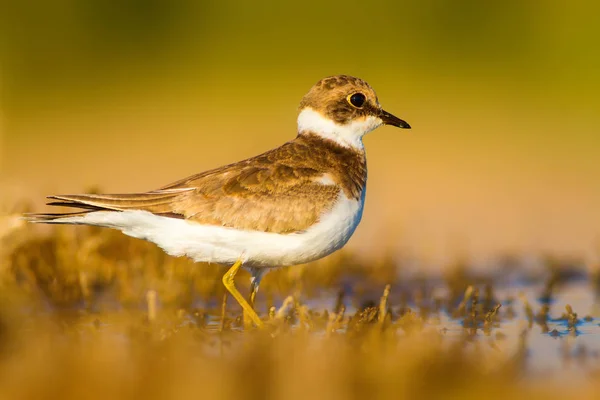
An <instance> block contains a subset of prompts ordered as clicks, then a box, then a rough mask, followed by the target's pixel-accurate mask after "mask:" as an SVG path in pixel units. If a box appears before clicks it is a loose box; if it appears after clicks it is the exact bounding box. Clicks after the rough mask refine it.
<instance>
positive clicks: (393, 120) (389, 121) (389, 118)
mask: <svg viewBox="0 0 600 400" xmlns="http://www.w3.org/2000/svg"><path fill="white" fill-rule="evenodd" d="M379 118H381V120H382V121H383V123H384V124H386V125H392V126H397V127H398V128H403V129H410V125H409V124H408V122H406V121H404V120H401V119H400V118H398V117H396V116H395V115H392V114H390V113H389V112H387V111H384V110H381V111H380V112H379Z"/></svg>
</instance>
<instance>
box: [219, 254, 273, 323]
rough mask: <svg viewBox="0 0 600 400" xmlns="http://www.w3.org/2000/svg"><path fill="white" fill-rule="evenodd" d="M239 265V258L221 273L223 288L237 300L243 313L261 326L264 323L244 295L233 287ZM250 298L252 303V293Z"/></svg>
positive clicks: (240, 264)
mask: <svg viewBox="0 0 600 400" xmlns="http://www.w3.org/2000/svg"><path fill="white" fill-rule="evenodd" d="M241 266H242V262H241V261H240V260H238V261H236V262H235V264H233V266H232V267H231V268H230V269H229V271H227V272H226V273H225V275H223V285H225V289H227V291H228V292H229V293H231V295H232V296H233V298H234V299H236V300H237V302H238V303H239V304H240V306H242V309H243V310H244V315H247V316H248V317H249V318H250V320H252V322H254V324H255V325H256V326H257V327H259V328H262V327H263V326H264V324H263V322H262V321H261V320H260V318H259V317H258V314H256V312H255V311H254V309H253V308H252V306H251V305H250V304H249V303H248V302H247V301H246V299H245V298H244V296H242V294H241V293H240V292H239V291H238V290H237V288H236V287H235V284H234V279H235V275H236V274H237V272H238V271H239V270H240V267H241ZM250 299H251V301H252V303H254V296H253V295H251V296H250Z"/></svg>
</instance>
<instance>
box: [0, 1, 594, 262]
mask: <svg viewBox="0 0 600 400" xmlns="http://www.w3.org/2000/svg"><path fill="white" fill-rule="evenodd" d="M598 15H600V5H599V4H598V3H596V2H584V1H572V2H543V1H534V0H527V1H522V0H508V1H503V2H480V1H473V0H453V1H449V0H446V1H435V0H425V1H422V0H419V1H417V0H412V1H381V0H380V1H369V2H367V1H351V0H347V1H344V2H323V1H315V0H305V1H303V2H280V1H267V2H264V1H252V2H241V1H233V0H222V1H218V2H217V1H214V2H204V1H194V0H179V1H167V0H144V1H142V0H118V1H117V0H103V1H99V0H98V1H91V0H88V1H83V0H56V1H52V2H47V1H35V2H33V1H32V2H10V3H9V2H2V12H0V30H1V31H0V32H1V35H0V46H1V47H0V54H1V61H0V74H1V75H0V96H1V109H0V192H1V193H2V195H0V196H1V197H2V201H3V202H4V203H9V202H23V201H25V202H30V203H31V204H32V207H34V208H35V210H37V211H42V210H43V197H44V196H45V195H48V194H52V193H56V192H59V193H63V192H64V193H71V192H80V191H83V190H88V189H91V188H99V189H100V190H103V191H107V192H129V191H144V190H150V189H154V188H156V187H159V186H162V185H164V184H166V183H168V182H170V181H174V180H176V179H178V178H181V177H183V176H185V175H189V174H192V173H195V172H199V171H202V170H204V169H208V168H212V167H216V166H219V165H221V164H224V163H229V162H233V161H236V160H238V159H241V158H244V157H249V156H252V155H254V154H256V153H259V152H261V151H264V150H267V149H269V148H271V147H274V146H277V145H279V144H281V143H282V142H284V141H286V140H289V139H291V138H293V137H294V136H295V126H296V122H295V119H296V108H297V104H298V102H299V100H300V98H301V97H302V95H303V94H304V93H305V92H306V91H307V90H308V89H309V88H310V86H311V85H312V84H314V83H315V82H316V81H318V80H319V79H320V78H322V77H324V76H327V75H332V74H339V73H344V74H351V75H356V76H359V77H362V78H364V79H365V80H367V81H368V82H370V83H371V85H372V86H373V87H374V88H375V89H376V90H377V93H378V95H379V98H380V101H381V103H382V104H383V106H384V107H385V108H386V109H387V110H388V111H390V112H392V113H394V114H396V115H398V116H399V117H401V118H403V119H405V120H407V121H408V122H409V123H410V124H411V125H412V126H413V130H412V131H410V132H407V131H399V130H394V129H393V128H390V127H386V128H382V129H379V130H378V131H376V132H374V133H372V134H370V135H369V136H368V137H366V140H365V141H366V146H367V152H368V157H369V163H370V164H369V173H370V175H369V192H368V196H367V206H366V210H365V214H364V219H363V223H362V225H361V227H360V228H359V229H358V231H357V233H356V235H355V237H354V238H353V239H352V240H351V242H350V244H349V245H350V246H351V247H353V248H354V249H356V250H358V251H359V252H369V253H371V254H373V252H372V251H384V250H389V249H393V251H395V252H399V253H402V254H404V255H406V256H408V257H413V258H414V259H415V260H419V262H421V263H422V264H423V265H443V263H444V261H446V260H449V259H452V258H454V257H456V256H457V255H467V256H469V257H471V258H473V259H476V260H481V261H485V260H490V259H493V258H494V257H498V256H501V255H518V256H528V255H534V256H535V255H539V254H543V253H551V254H556V255H563V256H564V255H567V256H576V257H584V258H586V259H587V260H595V259H596V258H597V257H598V253H599V251H600V250H599V249H600V235H599V233H600V179H599V178H600V161H599V160H598V153H599V148H600V129H599V128H598V118H599V117H600V96H599V95H598V93H600V51H598V43H599V40H600V24H598V23H597V18H598V17H597V16H598Z"/></svg>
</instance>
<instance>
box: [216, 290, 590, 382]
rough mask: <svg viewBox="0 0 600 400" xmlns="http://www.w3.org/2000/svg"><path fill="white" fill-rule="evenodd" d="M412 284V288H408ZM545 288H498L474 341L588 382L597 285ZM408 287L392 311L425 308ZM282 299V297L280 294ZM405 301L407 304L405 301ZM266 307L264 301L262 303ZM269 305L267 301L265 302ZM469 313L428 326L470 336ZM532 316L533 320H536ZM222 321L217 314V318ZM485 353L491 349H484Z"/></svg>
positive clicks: (540, 372) (527, 371) (539, 371)
mask: <svg viewBox="0 0 600 400" xmlns="http://www.w3.org/2000/svg"><path fill="white" fill-rule="evenodd" d="M427 286H428V289H427V290H428V291H429V292H430V293H433V295H434V296H435V297H438V296H439V297H442V298H443V297H444V296H447V292H448V290H447V288H446V287H445V286H444V285H443V283H442V282H439V283H435V282H434V283H432V284H429V285H427ZM404 289H406V288H404ZM543 290H544V284H542V283H531V282H529V283H514V282H513V283H512V284H511V285H510V286H508V285H507V286H500V287H495V288H494V298H495V299H497V300H498V302H499V303H500V304H502V307H501V308H500V310H499V311H498V318H497V319H496V323H495V324H494V325H493V326H494V328H493V329H492V330H491V333H488V334H486V333H484V331H483V329H481V326H479V327H478V329H477V331H476V332H475V333H474V334H473V335H471V338H472V342H473V343H474V345H476V344H479V345H483V346H480V347H482V348H483V349H484V350H485V349H487V351H490V352H495V353H496V354H495V356H498V355H500V356H501V357H500V358H504V359H508V358H510V357H514V356H516V355H517V353H518V352H519V349H520V348H521V346H523V345H524V346H525V359H524V363H523V365H524V371H523V372H524V375H523V376H524V377H527V379H529V380H534V381H535V380H539V379H542V380H543V379H552V380H553V381H554V382H559V383H561V384H565V385H573V384H578V383H583V382H584V381H586V380H587V379H589V378H590V375H591V374H592V373H596V372H597V371H598V368H600V318H599V315H600V313H599V312H600V305H599V303H598V297H597V295H596V294H595V292H594V289H593V287H592V286H591V284H590V283H589V282H588V281H586V280H585V279H578V280H576V281H574V282H570V283H567V284H564V285H561V287H560V288H558V289H556V290H555V291H553V292H552V296H551V298H549V299H544V298H542V297H541V296H540V293H542V292H543ZM402 295H403V290H402V289H398V288H397V291H396V293H395V294H394V289H392V294H391V295H390V299H389V302H388V304H389V306H390V309H391V311H392V314H396V315H400V314H401V313H402V312H403V311H405V309H406V307H409V308H411V310H414V311H416V312H417V313H419V309H420V307H419V306H417V305H416V304H415V301H414V299H412V300H411V299H409V300H408V301H407V300H406V298H404V299H401V298H402ZM363 296H364V297H365V298H366V299H364V301H362V303H364V302H368V301H371V302H376V301H378V297H377V294H376V293H370V294H368V295H363ZM337 299H338V292H335V291H323V292H321V293H320V294H319V295H318V296H316V297H313V298H308V299H302V298H301V299H300V302H301V303H302V304H304V305H307V306H308V307H309V309H311V310H314V311H317V312H323V311H324V310H328V311H329V312H332V310H333V308H334V305H335V304H336V301H337ZM524 299H526V300H527V301H528V302H529V304H530V306H531V309H532V311H533V314H534V315H533V319H529V318H528V316H527V312H526V309H525V303H524ZM278 300H279V302H278V303H277V304H281V300H282V299H278ZM343 303H344V306H345V308H346V309H345V314H346V315H354V314H355V313H356V312H357V311H358V308H357V305H356V303H359V304H360V303H361V302H360V301H356V299H355V298H350V296H347V297H345V298H344V301H343ZM400 303H403V305H399V304H400ZM544 305H547V306H548V307H549V311H548V314H547V319H546V320H545V323H544V322H542V321H541V318H540V316H539V314H540V310H541V309H542V307H543V306H544ZM567 305H570V306H571V308H572V311H573V313H575V314H577V316H576V322H575V323H574V329H572V328H571V327H570V326H569V322H568V321H567V318H566V316H565V314H566V307H567ZM257 306H258V308H259V309H260V307H261V304H260V302H259V304H258V305H257ZM263 306H264V304H263ZM463 319H464V318H463V317H459V318H456V317H453V316H452V315H451V313H450V312H448V311H447V310H446V309H444V308H443V307H442V308H441V309H440V310H439V312H435V311H433V312H431V313H430V314H429V315H428V317H427V318H425V324H424V329H425V330H428V329H433V330H437V331H438V332H442V333H443V335H444V337H446V338H448V339H449V342H450V341H452V340H453V339H458V338H461V337H464V335H466V334H467V333H468V332H469V329H467V328H465V327H464V322H463ZM530 320H531V322H530ZM217 321H218V318H215V320H214V323H216V322H217ZM484 352H485V351H484Z"/></svg>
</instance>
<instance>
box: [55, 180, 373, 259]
mask: <svg viewBox="0 0 600 400" xmlns="http://www.w3.org/2000/svg"><path fill="white" fill-rule="evenodd" d="M365 192H366V190H363V193H362V195H361V197H360V199H359V200H354V199H348V198H347V197H346V196H345V195H344V194H343V192H342V193H341V194H340V197H339V199H338V201H337V202H336V204H335V206H334V207H333V208H332V209H331V210H330V211H329V212H328V213H326V214H324V215H322V216H321V218H320V220H319V221H318V222H317V223H316V224H315V225H313V226H311V227H309V228H308V229H306V230H305V231H302V232H298V233H291V234H278V233H268V232H257V231H239V230H235V229H232V228H225V227H219V226H211V225H201V224H198V223H194V222H190V221H186V220H183V219H175V218H168V217H161V216H158V215H155V214H152V213H149V212H146V211H123V212H111V211H98V212H93V213H90V214H87V215H85V216H82V217H73V218H65V219H63V220H62V222H66V223H73V224H86V225H98V226H104V227H108V228H114V229H119V230H121V231H122V232H123V233H125V234H126V235H129V236H133V237H136V238H139V239H145V240H149V241H151V242H154V243H156V244H157V245H158V246H160V247H161V248H162V249H163V250H165V252H167V253H168V254H170V255H173V256H184V255H185V256H188V257H191V258H192V259H194V260H195V261H198V262H214V263H219V264H233V263H234V262H235V261H237V260H238V259H240V258H241V259H242V260H244V262H245V264H246V265H248V266H253V267H261V268H274V267H282V266H287V265H294V264H302V263H306V262H309V261H313V260H317V259H319V258H322V257H325V256H326V255H328V254H331V253H333V252H334V251H336V250H338V249H340V248H341V247H342V246H344V245H345V244H346V242H347V241H348V239H350V237H351V236H352V234H353V233H354V230H355V229H356V227H357V226H358V223H359V222H360V219H361V217H362V212H363V206H364V199H365Z"/></svg>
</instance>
